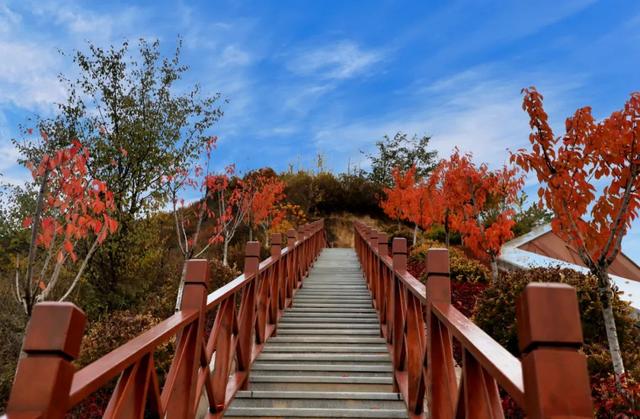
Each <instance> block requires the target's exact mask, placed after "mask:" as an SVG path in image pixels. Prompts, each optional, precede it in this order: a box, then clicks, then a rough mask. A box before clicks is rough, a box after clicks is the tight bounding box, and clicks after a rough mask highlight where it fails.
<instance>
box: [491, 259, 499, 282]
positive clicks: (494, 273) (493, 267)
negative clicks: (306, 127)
mask: <svg viewBox="0 0 640 419" xmlns="http://www.w3.org/2000/svg"><path fill="white" fill-rule="evenodd" d="M491 277H492V278H493V280H494V281H497V280H498V259H497V258H496V257H495V256H491Z"/></svg>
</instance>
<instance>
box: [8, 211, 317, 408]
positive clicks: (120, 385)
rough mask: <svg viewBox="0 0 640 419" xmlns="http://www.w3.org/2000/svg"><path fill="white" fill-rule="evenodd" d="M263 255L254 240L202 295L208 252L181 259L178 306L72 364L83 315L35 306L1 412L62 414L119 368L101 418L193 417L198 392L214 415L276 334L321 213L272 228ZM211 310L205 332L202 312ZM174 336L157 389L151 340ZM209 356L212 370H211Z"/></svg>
mask: <svg viewBox="0 0 640 419" xmlns="http://www.w3.org/2000/svg"><path fill="white" fill-rule="evenodd" d="M271 243H272V244H271V256H270V257H268V258H267V259H266V260H264V261H262V262H259V251H260V246H259V243H258V242H249V243H247V246H246V256H245V264H244V273H243V274H242V275H240V276H239V277H237V278H235V279H234V280H233V281H231V282H230V283H228V284H226V285H224V286H223V287H221V288H219V289H217V290H216V291H214V292H213V293H211V294H209V295H207V285H208V279H209V265H208V262H207V261H206V260H202V259H199V260H190V261H188V262H187V271H186V281H185V287H184V291H183V294H182V305H181V309H180V311H178V312H176V313H175V314H174V315H172V316H171V317H169V318H168V319H166V320H164V321H162V322H161V323H159V324H157V325H156V326H154V327H152V328H151V329H149V330H148V331H146V332H144V333H143V334H141V335H140V336H138V337H136V338H134V339H132V340H131V341H129V342H127V343H126V344H125V345H123V346H121V347H119V348H117V349H115V350H114V351H112V352H110V353H109V354H107V355H105V356H104V357H102V358H100V359H98V360H97V361H95V362H93V363H91V364H89V365H87V366H86V367H84V368H82V369H80V370H79V371H77V372H76V371H75V368H74V366H73V364H72V361H73V360H74V359H75V358H76V357H77V356H78V354H79V351H80V343H81V340H82V335H83V332H84V326H85V322H86V319H85V315H84V313H83V312H82V311H81V310H80V309H78V308H77V307H76V306H74V305H73V304H69V303H41V304H38V305H36V307H35V308H34V311H33V315H32V318H31V321H30V322H29V326H28V328H27V332H26V337H25V342H24V352H25V354H26V355H25V357H24V358H22V359H21V360H20V361H19V363H18V368H17V371H16V377H15V380H14V384H13V387H12V390H11V395H10V398H9V402H8V405H7V410H6V416H5V417H6V418H8V419H18V418H19V419H25V418H47V419H50V418H51V419H57V418H63V417H64V415H65V413H66V412H67V411H69V410H70V409H72V408H73V407H74V406H76V405H77V404H79V403H80V402H81V401H82V400H84V399H85V398H86V397H88V396H89V395H91V394H92V393H94V392H95V391H96V390H98V389H100V388H102V387H103V386H105V385H107V384H108V383H109V382H110V381H111V380H113V379H115V378H116V377H118V376H119V379H118V381H117V384H116V386H115V389H114V390H113V393H112V395H111V398H110V400H109V403H108V406H107V408H106V411H105V413H104V416H103V417H105V418H142V417H143V416H144V415H145V411H146V414H147V415H149V414H151V415H152V416H155V417H160V418H165V417H166V418H171V419H173V418H185V419H186V418H189V419H191V418H194V417H195V414H196V410H197V409H198V406H199V404H200V403H201V398H202V397H201V395H202V394H203V390H204V393H205V394H206V395H207V399H208V409H209V412H210V414H209V417H210V418H216V417H221V416H222V413H223V412H224V410H225V409H226V408H227V407H228V406H229V403H230V402H231V400H232V399H233V397H234V396H235V394H236V392H237V391H238V390H240V389H244V388H246V386H247V384H248V378H249V373H250V371H251V364H252V362H253V361H254V360H255V358H256V357H257V355H258V354H259V353H260V351H261V350H262V348H263V346H264V343H265V341H266V340H267V339H268V338H269V337H270V336H273V335H275V334H276V332H277V327H278V321H279V319H280V317H281V316H282V314H283V312H284V309H285V308H286V307H287V306H289V305H290V304H291V303H292V299H293V295H294V293H295V291H296V290H297V289H298V288H299V287H300V286H301V285H302V280H303V278H304V277H305V276H306V275H307V273H308V271H309V269H310V268H311V266H312V264H313V262H314V260H315V258H316V257H317V256H318V254H319V253H320V250H321V249H322V247H324V246H325V244H326V236H325V232H324V223H323V221H322V220H320V221H316V222H313V223H310V224H307V225H305V226H303V227H301V228H300V229H298V231H296V230H289V231H288V232H287V242H286V248H284V249H283V248H282V244H283V243H282V236H281V235H280V234H274V235H272V236H271ZM214 310H215V311H216V314H215V321H214V324H213V328H212V330H211V331H210V332H209V333H207V332H206V328H205V322H206V316H207V313H210V312H212V311H214ZM171 339H175V353H174V358H173V360H172V363H171V367H170V369H169V371H168V373H167V375H166V378H165V381H164V385H163V386H162V388H160V385H159V380H158V376H157V374H156V370H155V368H154V358H153V354H154V351H155V350H156V348H158V347H159V346H160V345H162V344H164V343H165V342H168V341H170V340H171ZM212 360H215V361H214V362H213V371H211V367H210V366H211V365H212Z"/></svg>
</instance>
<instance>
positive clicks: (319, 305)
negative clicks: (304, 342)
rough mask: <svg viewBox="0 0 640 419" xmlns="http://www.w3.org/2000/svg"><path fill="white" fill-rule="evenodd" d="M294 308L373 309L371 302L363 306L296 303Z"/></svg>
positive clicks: (356, 304) (354, 304) (355, 304)
mask: <svg viewBox="0 0 640 419" xmlns="http://www.w3.org/2000/svg"><path fill="white" fill-rule="evenodd" d="M293 306H294V307H295V308H340V309H350V308H360V309H362V308H371V307H372V306H371V302H368V301H367V302H366V303H362V304H358V303H348V304H338V303H297V302H294V303H293Z"/></svg>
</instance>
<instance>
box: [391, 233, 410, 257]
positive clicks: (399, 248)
mask: <svg viewBox="0 0 640 419" xmlns="http://www.w3.org/2000/svg"><path fill="white" fill-rule="evenodd" d="M391 251H392V252H393V254H394V255H398V254H401V255H406V254H407V239H405V238H404V237H395V238H394V239H393V242H392V246H391Z"/></svg>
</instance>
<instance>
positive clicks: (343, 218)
mask: <svg viewBox="0 0 640 419" xmlns="http://www.w3.org/2000/svg"><path fill="white" fill-rule="evenodd" d="M356 220H357V221H361V222H364V223H366V224H368V225H370V226H376V227H378V228H380V229H381V227H382V225H383V224H384V223H383V222H382V221H380V220H377V219H374V218H371V217H369V216H367V215H354V214H351V213H340V214H332V215H331V216H329V217H326V218H325V219H324V222H325V227H326V229H327V238H328V240H329V245H330V246H331V247H353V246H354V243H353V222H354V221H356Z"/></svg>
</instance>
